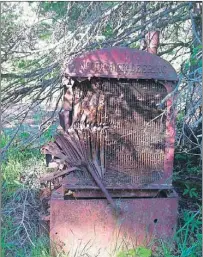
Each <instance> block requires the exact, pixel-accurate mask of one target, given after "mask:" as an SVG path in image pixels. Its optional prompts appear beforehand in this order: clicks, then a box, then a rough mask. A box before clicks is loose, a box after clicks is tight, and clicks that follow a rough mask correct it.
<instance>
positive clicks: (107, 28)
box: [102, 23, 113, 38]
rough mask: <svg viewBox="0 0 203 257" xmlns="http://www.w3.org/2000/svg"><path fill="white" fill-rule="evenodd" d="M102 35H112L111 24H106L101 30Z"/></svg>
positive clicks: (107, 36) (108, 36)
mask: <svg viewBox="0 0 203 257" xmlns="http://www.w3.org/2000/svg"><path fill="white" fill-rule="evenodd" d="M102 34H103V36H105V37H106V38H110V37H112V36H113V27H112V26H111V24H109V23H108V24H107V25H106V27H105V29H104V31H103V33H102Z"/></svg>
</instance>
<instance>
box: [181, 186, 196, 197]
mask: <svg viewBox="0 0 203 257" xmlns="http://www.w3.org/2000/svg"><path fill="white" fill-rule="evenodd" d="M185 186H186V189H185V190H184V192H183V195H189V196H190V197H191V198H192V197H195V198H197V197H198V193H197V189H196V188H195V187H191V186H189V185H187V184H186V185H185Z"/></svg>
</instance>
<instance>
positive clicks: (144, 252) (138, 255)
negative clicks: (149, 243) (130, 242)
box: [117, 246, 152, 257]
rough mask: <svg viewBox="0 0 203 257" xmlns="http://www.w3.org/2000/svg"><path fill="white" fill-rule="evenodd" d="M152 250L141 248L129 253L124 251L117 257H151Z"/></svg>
mask: <svg viewBox="0 0 203 257" xmlns="http://www.w3.org/2000/svg"><path fill="white" fill-rule="evenodd" d="M151 256H152V250H150V249H148V248H145V247H142V246H139V247H137V248H136V249H130V250H128V251H122V252H120V253H118V255H117V257H151Z"/></svg>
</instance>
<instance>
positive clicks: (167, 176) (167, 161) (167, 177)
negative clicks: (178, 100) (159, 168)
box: [159, 82, 176, 187]
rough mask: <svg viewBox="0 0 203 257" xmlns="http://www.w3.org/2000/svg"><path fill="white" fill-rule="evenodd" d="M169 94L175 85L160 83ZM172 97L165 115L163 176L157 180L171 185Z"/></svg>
mask: <svg viewBox="0 0 203 257" xmlns="http://www.w3.org/2000/svg"><path fill="white" fill-rule="evenodd" d="M161 84H162V85H163V86H164V87H165V88H166V90H167V93H168V94H170V93H171V92H172V91H173V89H174V86H175V83H172V82H164V83H161ZM173 102H174V97H173V96H171V97H170V98H169V99H168V100H167V102H166V104H167V106H166V107H167V117H166V138H165V155H164V177H163V178H162V179H161V180H160V181H159V183H160V184H168V185H170V186H171V187H172V174H173V161H174V151H175V118H176V115H175V113H174V112H173V108H172V106H173Z"/></svg>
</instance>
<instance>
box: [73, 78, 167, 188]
mask: <svg viewBox="0 0 203 257" xmlns="http://www.w3.org/2000/svg"><path fill="white" fill-rule="evenodd" d="M95 85H97V89H98V90H96V91H94V92H93V91H91V93H88V90H87V91H86V92H85V95H86V96H85V98H83V101H82V103H81V107H80V110H81V112H82V113H83V114H81V116H80V118H79V116H78V119H80V122H78V119H77V122H75V125H74V126H75V127H77V128H79V127H80V128H81V127H82V128H83V135H84V141H85V142H86V145H87V151H89V150H88V148H90V147H91V148H94V151H93V153H94V154H95V155H97V156H98V160H99V161H100V165H103V166H104V167H105V169H106V172H105V175H104V183H105V184H106V185H107V186H115V185H131V184H137V183H152V182H154V181H157V180H159V179H160V178H161V176H162V174H163V167H164V150H165V144H164V137H165V115H164V114H163V111H161V110H158V109H157V107H156V104H157V103H159V102H160V101H161V100H162V99H163V98H164V97H165V96H166V95H167V91H166V89H165V87H164V86H162V85H160V84H158V83H154V82H152V81H138V82H135V81H130V82H120V81H116V80H111V81H103V82H100V83H99V82H97V83H96V84H95ZM95 85H94V86H95ZM88 94H89V95H91V96H90V98H88V97H87V95H88ZM90 99H91V100H90ZM90 102H91V103H90ZM88 104H89V106H90V107H91V108H92V111H91V110H90V107H89V112H87V113H86V116H87V117H86V118H85V119H84V120H85V123H84V124H83V123H81V119H82V118H81V117H82V116H83V115H84V108H86V107H84V106H87V105H88ZM87 126H89V127H94V128H95V132H94V133H92V132H91V135H90V132H87V131H89V129H87ZM90 138H91V142H90V141H89V140H90Z"/></svg>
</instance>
